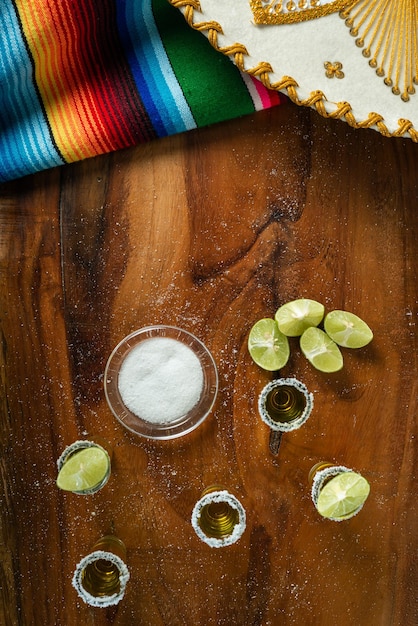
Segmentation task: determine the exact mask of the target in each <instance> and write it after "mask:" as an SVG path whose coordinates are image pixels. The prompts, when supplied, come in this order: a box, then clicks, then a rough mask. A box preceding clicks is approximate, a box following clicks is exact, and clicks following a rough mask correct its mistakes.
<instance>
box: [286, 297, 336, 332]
mask: <svg viewBox="0 0 418 626" xmlns="http://www.w3.org/2000/svg"><path fill="white" fill-rule="evenodd" d="M323 317H324V306H323V304H320V302H316V300H309V299H308V298H300V299H299V300H292V301H291V302H287V303H286V304H283V305H282V306H281V307H280V308H279V309H278V310H277V311H276V315H275V319H276V322H277V324H278V326H279V330H280V331H281V332H282V333H283V334H284V335H287V336H288V337H299V336H300V335H301V334H302V333H303V332H304V331H305V330H306V329H307V328H309V327H310V326H318V324H319V322H320V321H321V320H322V318H323Z"/></svg>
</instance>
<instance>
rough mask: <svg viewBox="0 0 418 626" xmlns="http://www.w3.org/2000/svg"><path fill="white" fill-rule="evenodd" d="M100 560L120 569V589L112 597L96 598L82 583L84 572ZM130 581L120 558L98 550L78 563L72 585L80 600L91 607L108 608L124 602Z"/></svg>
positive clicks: (126, 569)
mask: <svg viewBox="0 0 418 626" xmlns="http://www.w3.org/2000/svg"><path fill="white" fill-rule="evenodd" d="M99 559H103V560H105V561H110V562H111V563H113V564H114V565H116V567H117V568H118V570H119V584H120V587H119V591H118V592H117V593H114V594H112V595H106V596H94V595H92V594H91V593H89V592H88V591H86V589H84V587H83V583H82V577H83V572H84V570H85V568H86V567H87V566H88V565H90V564H91V563H94V561H96V560H99ZM128 580H129V571H128V568H127V566H126V564H125V563H124V562H123V561H122V559H121V558H120V557H118V556H117V555H115V554H113V553H112V552H105V551H103V550H96V551H95V552H92V553H90V554H88V555H87V556H85V557H84V558H82V559H81V561H80V562H79V563H78V565H77V567H76V569H75V572H74V576H73V580H72V585H73V587H74V589H75V590H76V591H77V593H78V595H79V596H80V598H81V599H82V600H83V601H84V602H85V603H86V604H88V605H90V606H95V607H102V608H105V607H107V606H114V605H115V604H118V603H119V602H120V601H121V600H122V598H123V596H124V595H125V588H126V584H127V582H128Z"/></svg>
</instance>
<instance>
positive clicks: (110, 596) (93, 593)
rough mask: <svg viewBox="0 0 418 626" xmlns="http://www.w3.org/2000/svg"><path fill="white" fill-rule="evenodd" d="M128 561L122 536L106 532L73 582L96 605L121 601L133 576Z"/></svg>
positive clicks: (88, 600)
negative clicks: (130, 574) (118, 536)
mask: <svg viewBox="0 0 418 626" xmlns="http://www.w3.org/2000/svg"><path fill="white" fill-rule="evenodd" d="M125 561H126V548H125V545H124V543H123V542H122V541H121V540H120V539H118V538H117V537H115V536H114V535H106V536H104V537H101V538H100V539H99V540H98V541H96V543H95V544H94V546H93V547H92V549H91V550H90V552H89V554H87V555H86V556H85V557H83V558H82V559H81V561H80V562H79V563H78V565H77V567H76V569H75V572H74V576H73V580H72V584H73V587H74V588H75V590H76V591H77V593H78V595H79V596H80V598H82V600H83V601H84V602H85V603H86V604H89V605H90V606H96V607H107V606H112V605H115V604H118V603H119V602H120V601H121V600H122V598H123V596H124V594H125V588H126V584H127V582H128V580H129V571H128V568H127V566H126V564H125Z"/></svg>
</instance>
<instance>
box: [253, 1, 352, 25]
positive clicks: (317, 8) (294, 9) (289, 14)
mask: <svg viewBox="0 0 418 626" xmlns="http://www.w3.org/2000/svg"><path fill="white" fill-rule="evenodd" d="M352 3H353V0H285V1H284V2H282V1H281V0H250V5H251V9H252V12H253V15H254V21H255V23H256V24H295V23H297V22H304V21H306V20H314V19H317V18H318V17H322V16H323V15H329V14H330V13H336V12H337V11H342V10H343V9H345V8H346V7H347V6H348V5H350V4H352Z"/></svg>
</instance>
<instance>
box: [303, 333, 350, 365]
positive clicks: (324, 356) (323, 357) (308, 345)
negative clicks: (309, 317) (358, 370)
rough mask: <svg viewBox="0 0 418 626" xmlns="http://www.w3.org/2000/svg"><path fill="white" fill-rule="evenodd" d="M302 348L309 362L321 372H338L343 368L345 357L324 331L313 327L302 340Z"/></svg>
mask: <svg viewBox="0 0 418 626" xmlns="http://www.w3.org/2000/svg"><path fill="white" fill-rule="evenodd" d="M300 348H301V350H302V352H303V354H304V355H305V356H306V358H307V359H308V361H309V362H310V363H312V365H313V366H314V367H315V368H316V369H317V370H320V371H321V372H327V373H330V372H338V370H340V369H341V368H342V366H343V355H342V354H341V351H340V349H339V347H338V346H337V344H336V343H335V341H333V340H332V339H331V338H330V337H328V335H327V334H326V333H324V331H323V330H321V329H320V328H316V327H315V326H312V327H311V328H308V329H307V330H305V332H304V333H303V335H302V337H301V338H300Z"/></svg>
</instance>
